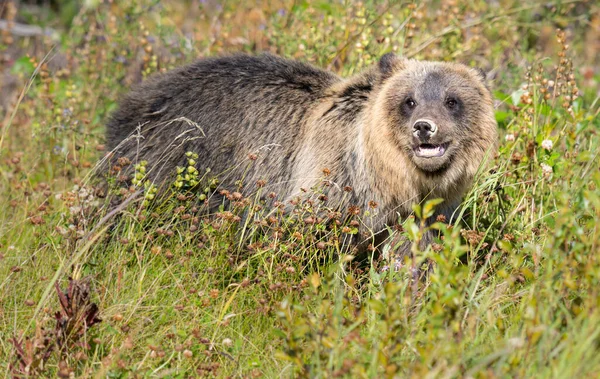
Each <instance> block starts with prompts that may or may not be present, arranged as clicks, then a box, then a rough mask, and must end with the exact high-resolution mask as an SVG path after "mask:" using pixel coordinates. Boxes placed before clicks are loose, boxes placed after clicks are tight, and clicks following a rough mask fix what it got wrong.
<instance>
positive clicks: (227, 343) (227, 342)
mask: <svg viewBox="0 0 600 379" xmlns="http://www.w3.org/2000/svg"><path fill="white" fill-rule="evenodd" d="M222 343H223V346H227V347H229V346H231V345H233V341H232V340H231V338H224V339H223V342H222Z"/></svg>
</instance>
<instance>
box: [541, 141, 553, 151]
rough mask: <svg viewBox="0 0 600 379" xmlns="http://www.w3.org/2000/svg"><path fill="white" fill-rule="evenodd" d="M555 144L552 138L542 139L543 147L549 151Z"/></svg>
mask: <svg viewBox="0 0 600 379" xmlns="http://www.w3.org/2000/svg"><path fill="white" fill-rule="evenodd" d="M553 145H554V144H553V143H552V140H549V139H545V140H543V141H542V148H544V149H546V150H548V151H550V150H552V146H553Z"/></svg>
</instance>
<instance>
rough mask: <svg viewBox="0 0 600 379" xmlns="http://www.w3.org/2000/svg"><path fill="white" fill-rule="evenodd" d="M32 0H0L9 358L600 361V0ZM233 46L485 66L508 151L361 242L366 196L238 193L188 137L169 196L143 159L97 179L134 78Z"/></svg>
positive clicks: (162, 368) (13, 363)
mask: <svg viewBox="0 0 600 379" xmlns="http://www.w3.org/2000/svg"><path fill="white" fill-rule="evenodd" d="M31 3H33V2H25V1H15V0H8V1H4V2H0V18H1V19H2V20H3V21H0V70H1V71H2V72H1V73H0V74H1V75H0V88H1V93H2V95H1V98H0V370H1V372H2V375H3V376H7V377H27V376H36V377H37V376H42V377H56V376H59V377H72V376H75V377H92V376H94V377H129V376H148V377H154V376H158V377H188V376H215V377H244V378H258V377H266V378H269V377H279V376H282V377H323V378H330V377H352V378H355V377H357V378H360V377H377V378H379V377H390V378H392V377H407V376H410V377H426V376H430V377H473V378H475V377H477V378H487V377H506V376H510V377H526V376H540V377H561V378H562V377H590V376H592V377H593V376H598V375H600V358H599V357H600V326H599V325H600V254H598V249H599V246H600V231H599V230H598V224H597V218H598V217H600V192H599V191H598V189H597V187H598V186H599V185H600V167H599V164H598V156H597V155H598V152H599V146H598V145H599V143H600V138H599V136H598V130H599V128H600V119H599V118H598V113H599V112H600V104H599V96H600V92H598V88H600V87H599V81H600V71H599V67H598V64H597V58H598V54H599V52H600V42H599V41H600V16H599V14H600V8H599V5H598V4H597V2H595V1H550V2H548V1H543V2H542V1H540V2H537V1H534V2H519V1H513V0H500V1H495V2H487V1H480V0H467V1H454V0H442V1H424V2H418V1H416V2H412V1H389V2H371V1H365V2H346V1H343V2H327V1H287V0H282V1H272V2H262V3H258V2H257V3H256V4H253V3H252V2H237V1H236V2H223V3H220V2H217V1H211V0H208V1H181V2H179V1H153V0H134V1H127V2H121V1H85V2H83V5H79V3H80V2H77V1H68V0H66V1H56V2H54V1H51V2H49V4H45V2H38V4H37V5H31ZM40 4H41V5H40ZM34 26H35V27H34ZM238 51H244V52H250V53H254V52H260V51H270V52H273V53H276V54H280V55H283V56H286V57H293V58H296V59H299V60H302V61H306V62H312V63H314V64H316V65H318V66H321V67H325V68H328V69H330V70H333V71H335V72H338V73H339V74H341V75H349V74H352V73H355V72H357V71H359V70H361V69H363V68H364V67H366V66H368V65H371V64H373V63H374V62H376V61H377V59H378V58H379V57H380V56H381V55H383V54H384V53H386V52H390V51H394V52H396V53H397V54H399V55H403V56H408V57H413V58H418V59H428V60H444V61H460V62H464V63H466V64H469V65H472V66H476V67H480V68H482V69H483V70H485V71H486V72H489V77H490V86H491V88H492V91H493V93H494V97H495V99H496V103H497V104H496V105H497V107H496V117H497V120H498V123H499V126H500V134H501V140H500V141H499V143H500V151H499V154H498V156H497V157H494V159H493V161H492V162H491V164H490V167H487V168H485V169H482V170H481V173H480V175H479V176H478V178H477V181H476V183H475V185H474V187H473V188H472V190H471V191H470V192H469V194H468V195H467V196H466V198H465V200H464V202H463V204H462V206H461V208H460V221H459V222H457V223H454V224H452V225H448V224H447V223H446V221H447V220H443V219H440V220H438V222H437V223H435V224H433V225H431V226H426V225H424V224H421V223H419V222H418V221H415V220H417V218H409V219H407V220H399V223H398V225H395V226H390V232H391V237H390V239H389V240H387V241H386V242H385V243H384V244H383V245H381V246H379V248H378V249H375V248H374V247H373V246H369V247H367V249H366V251H367V254H363V255H366V257H363V258H362V259H360V260H359V259H358V258H357V252H356V251H355V250H353V249H352V248H351V247H349V246H350V245H349V244H348V243H347V242H348V241H349V240H351V239H352V238H353V237H354V236H355V234H356V233H357V232H358V226H360V225H361V223H363V222H365V219H366V218H368V217H369V214H370V212H372V209H359V208H357V207H351V208H350V209H337V207H336V204H330V203H328V201H327V198H326V197H325V196H320V193H321V192H320V191H321V189H319V188H312V189H307V192H308V193H309V194H313V195H314V196H310V197H307V198H303V199H300V198H299V199H297V200H294V201H293V202H292V204H284V203H283V202H282V201H283V199H280V198H278V196H277V193H276V187H272V186H270V184H269V183H264V182H258V183H256V188H255V191H254V192H252V193H241V192H239V189H238V188H221V187H219V186H218V180H217V179H215V178H213V177H211V175H210V172H209V171H207V170H206V169H207V168H206V167H204V166H203V165H202V162H198V161H197V158H196V156H195V155H194V152H189V154H188V166H187V167H182V168H180V170H179V172H178V174H179V176H178V177H177V179H176V180H174V182H173V183H168V188H167V189H166V190H165V191H157V190H156V187H155V186H154V185H152V184H151V183H149V182H148V181H147V180H145V176H144V170H145V168H144V162H129V161H127V160H120V161H118V162H117V164H116V165H114V166H113V167H112V169H111V175H110V176H109V177H108V178H107V180H106V183H107V185H104V184H102V183H104V181H102V180H99V179H98V177H97V176H96V175H95V173H94V172H95V171H94V169H95V167H96V165H97V162H98V161H99V160H100V159H102V157H103V156H104V155H105V154H106V153H107V152H106V151H105V148H104V145H103V144H104V136H103V131H104V124H105V122H106V120H107V117H108V115H109V114H110V112H111V111H112V110H114V109H115V107H116V103H117V101H118V98H119V96H120V95H121V94H123V93H124V92H125V91H127V89H128V88H129V87H130V86H131V85H134V84H135V83H138V82H139V81H141V80H142V79H143V78H145V77H147V76H149V75H151V74H153V73H155V72H159V71H164V70H168V69H170V68H173V67H176V66H178V65H180V64H183V63H184V62H189V61H190V60H192V59H194V58H196V57H203V56H212V55H218V54H225V53H228V52H238ZM129 165H134V166H135V174H134V178H129V177H124V175H121V174H120V172H121V171H126V170H123V168H125V167H127V166H129ZM323 175H324V177H325V176H327V172H326V171H325V172H324V173H323ZM132 179H133V180H132ZM208 201H217V202H219V203H220V204H222V205H221V207H220V209H219V211H218V212H209V211H207V207H206V204H207V202H208ZM370 205H371V207H372V208H375V207H377V204H374V203H373V204H370ZM435 205H436V203H435V201H433V202H428V203H425V204H420V205H419V206H417V207H415V214H416V215H426V214H428V213H431V212H432V209H433V208H434V207H435ZM426 228H433V229H436V230H438V231H439V236H440V238H439V239H437V240H436V241H435V243H433V244H432V245H431V246H429V247H428V248H427V249H426V250H420V249H419V248H418V246H419V240H420V238H421V236H422V235H423V233H424V232H425V230H426ZM406 239H407V240H409V241H410V242H411V244H412V246H413V247H412V249H411V251H410V254H407V255H405V256H399V255H398V254H397V250H398V245H399V244H401V243H402V241H403V240H406ZM427 268H429V271H428V274H427V275H420V274H422V273H424V272H425V271H427ZM419 276H421V278H419Z"/></svg>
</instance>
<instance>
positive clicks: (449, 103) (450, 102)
mask: <svg viewBox="0 0 600 379" xmlns="http://www.w3.org/2000/svg"><path fill="white" fill-rule="evenodd" d="M457 105H458V100H456V99H455V98H453V97H449V98H447V99H446V106H447V107H448V108H449V109H454V108H456V106H457Z"/></svg>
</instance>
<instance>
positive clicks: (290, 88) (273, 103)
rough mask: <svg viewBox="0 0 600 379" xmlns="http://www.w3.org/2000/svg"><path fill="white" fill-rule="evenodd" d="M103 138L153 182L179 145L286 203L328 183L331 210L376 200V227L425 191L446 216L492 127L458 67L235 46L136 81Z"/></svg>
mask: <svg viewBox="0 0 600 379" xmlns="http://www.w3.org/2000/svg"><path fill="white" fill-rule="evenodd" d="M107 143H108V147H109V148H110V150H111V151H112V157H127V158H129V160H131V161H133V162H136V161H141V160H145V161H147V162H148V169H147V171H146V173H147V177H148V178H149V179H150V180H152V181H154V182H155V183H157V184H158V183H165V182H167V183H168V182H169V180H172V178H173V177H174V176H175V175H176V167H177V166H185V165H186V156H185V153H186V152H188V151H192V152H195V153H197V154H198V156H199V159H198V160H197V161H198V163H197V164H198V169H199V170H200V171H202V169H204V168H210V170H211V173H213V174H215V175H216V176H217V177H218V179H219V182H220V185H221V186H222V187H223V188H234V187H235V188H240V187H239V184H240V182H239V181H240V180H241V181H242V182H243V183H244V184H243V187H242V188H243V189H242V192H243V191H247V192H248V191H252V190H253V188H256V187H255V184H256V182H257V181H258V180H261V181H264V182H265V183H266V186H267V187H269V188H270V189H271V190H272V191H275V192H276V193H277V194H278V196H279V199H282V200H290V199H292V198H293V197H295V196H296V195H298V194H300V193H301V191H300V190H301V189H310V188H315V187H318V186H320V185H321V184H323V183H327V185H328V187H327V188H328V193H327V196H328V198H329V203H330V204H336V205H337V206H339V207H340V208H339V209H347V207H349V206H357V207H358V208H360V209H369V205H371V208H374V207H375V206H374V205H375V204H377V206H376V209H375V210H373V212H372V213H373V215H372V217H370V218H369V221H368V223H369V225H367V227H368V228H369V229H370V230H372V231H380V230H383V229H384V228H385V225H386V224H391V223H394V222H397V221H398V219H399V218H400V219H404V218H406V217H408V216H409V215H410V214H411V213H412V212H413V210H412V206H413V204H415V203H420V202H422V201H423V200H425V199H427V198H431V199H433V198H442V199H444V203H443V204H442V205H441V206H440V207H439V210H438V213H441V214H445V215H446V216H450V215H451V214H452V212H453V211H454V210H455V209H456V207H457V206H458V205H459V204H460V202H461V199H462V196H463V195H464V194H465V192H466V191H467V189H468V188H469V186H470V185H471V183H472V180H473V177H474V175H475V173H476V172H477V170H478V168H479V166H480V164H481V163H482V161H484V160H485V159H486V157H487V156H491V155H493V154H494V153H495V149H496V148H497V147H496V144H497V124H496V120H495V117H494V109H493V103H492V97H491V94H490V91H489V89H488V88H487V85H486V82H485V77H484V75H483V74H482V73H481V72H480V71H479V70H477V69H473V68H469V67H467V66H465V65H462V64H457V63H445V62H427V61H417V60H410V59H403V58H400V57H397V56H395V55H393V54H387V55H384V56H383V57H382V58H381V60H380V62H379V64H378V65H375V66H374V67H371V68H369V69H367V70H366V71H364V72H363V73H360V74H358V75H356V76H353V77H350V78H347V79H343V78H340V77H339V76H337V75H335V74H333V73H331V72H327V71H324V70H321V69H319V68H316V67H313V66H311V65H308V64H305V63H300V62H297V61H292V60H287V59H283V58H280V57H276V56H273V55H268V54H265V55H260V56H248V55H234V56H228V57H219V58H208V59H201V60H198V61H196V62H195V63H192V64H190V65H187V66H184V67H181V68H178V69H175V70H173V71H170V72H167V73H165V74H159V75H156V76H154V77H151V78H150V79H148V80H147V81H145V82H144V83H142V84H141V85H140V86H139V87H138V88H137V89H135V90H133V91H132V92H131V93H129V94H128V95H127V96H126V97H125V98H124V99H123V100H122V101H121V103H120V107H119V108H118V110H117V111H116V112H115V113H114V114H113V115H112V118H111V119H110V121H109V123H108V128H107ZM324 173H325V174H324ZM348 188H352V191H351V193H348V192H347V191H349V189H348Z"/></svg>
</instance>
